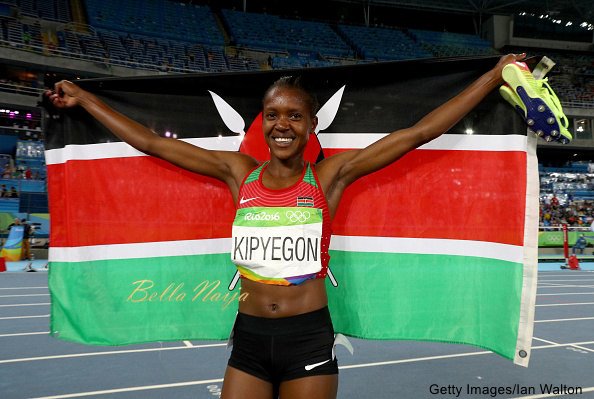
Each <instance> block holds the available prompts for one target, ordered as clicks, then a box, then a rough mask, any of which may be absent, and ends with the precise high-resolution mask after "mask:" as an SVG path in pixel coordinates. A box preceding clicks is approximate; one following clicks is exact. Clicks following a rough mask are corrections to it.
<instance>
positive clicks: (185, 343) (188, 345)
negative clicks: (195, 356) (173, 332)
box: [182, 341, 194, 348]
mask: <svg viewBox="0 0 594 399" xmlns="http://www.w3.org/2000/svg"><path fill="white" fill-rule="evenodd" d="M182 342H183V343H184V345H185V346H187V347H188V348H193V347H194V345H192V343H191V342H190V341H182Z"/></svg>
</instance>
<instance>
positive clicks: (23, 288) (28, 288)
mask: <svg viewBox="0 0 594 399" xmlns="http://www.w3.org/2000/svg"><path fill="white" fill-rule="evenodd" d="M0 290H47V285H46V286H45V287H0Z"/></svg>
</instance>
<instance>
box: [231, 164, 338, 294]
mask: <svg viewBox="0 0 594 399" xmlns="http://www.w3.org/2000/svg"><path fill="white" fill-rule="evenodd" d="M267 165H268V162H266V163H264V164H262V165H260V166H258V167H257V168H256V169H254V170H253V171H252V172H251V173H250V174H249V175H248V176H247V177H246V178H245V180H244V181H243V183H242V184H241V187H240V188H239V200H238V204H237V212H236V214H235V220H234V222H233V233H232V242H233V243H232V248H231V259H232V261H233V263H235V264H236V265H237V269H238V270H239V272H240V274H241V276H242V277H244V278H247V279H249V280H253V281H258V282H261V283H265V284H273V285H297V284H301V283H303V282H304V281H306V280H310V279H314V278H325V277H326V274H327V272H328V263H329V261H330V255H329V254H328V247H329V245H330V235H331V222H330V214H329V212H328V203H327V202H326V197H325V196H324V193H323V192H322V188H321V186H320V182H319V180H318V177H317V174H316V172H315V169H314V167H313V165H311V164H309V163H307V164H306V165H305V167H304V168H303V174H302V176H301V179H299V181H298V182H297V183H295V184H294V185H292V186H291V187H287V188H285V189H281V190H272V189H269V188H266V187H264V184H262V173H263V171H264V170H265V168H266V166H267Z"/></svg>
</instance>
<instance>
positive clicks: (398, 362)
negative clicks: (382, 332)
mask: <svg viewBox="0 0 594 399" xmlns="http://www.w3.org/2000/svg"><path fill="white" fill-rule="evenodd" d="M537 339H538V338H537ZM539 340H540V341H544V340H542V339H539ZM545 342H546V341H545ZM549 342H550V341H549ZM593 343H594V341H588V342H572V343H567V344H558V343H554V342H551V344H550V345H542V346H533V347H532V349H550V348H559V347H564V346H575V345H589V344H593ZM492 353H493V352H491V351H481V352H469V353H455V354H452V355H441V356H428V357H418V358H411V359H400V360H388V361H383V362H373V363H361V364H349V365H347V366H339V367H338V368H339V369H341V370H347V369H356V368H362V367H376V366H385V365H390V364H401V363H412V362H422V361H427V360H439V359H450V358H455V357H467V356H481V355H488V354H492Z"/></svg>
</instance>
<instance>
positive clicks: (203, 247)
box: [48, 238, 231, 262]
mask: <svg viewBox="0 0 594 399" xmlns="http://www.w3.org/2000/svg"><path fill="white" fill-rule="evenodd" d="M230 249H231V239H230V238H213V239H208V240H180V241H158V242H143V243H133V244H111V245H90V246H81V247H50V249H49V256H48V258H49V261H50V262H85V261H95V260H108V259H138V258H158V257H164V256H187V255H206V254H220V253H227V252H229V251H230Z"/></svg>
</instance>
